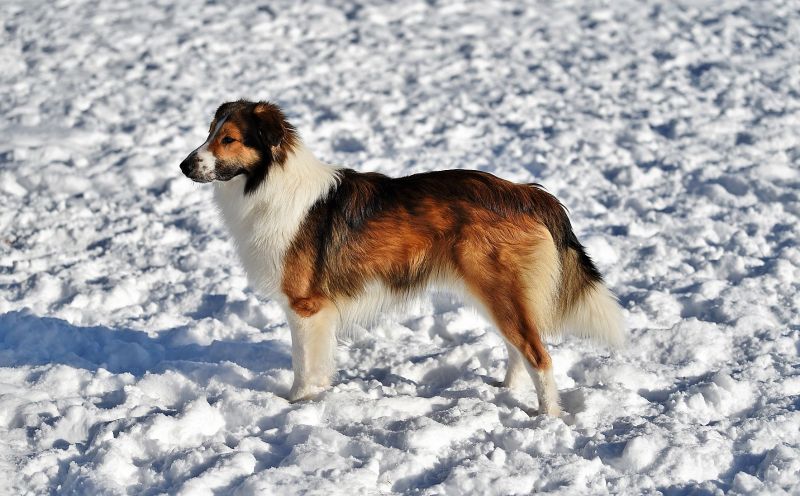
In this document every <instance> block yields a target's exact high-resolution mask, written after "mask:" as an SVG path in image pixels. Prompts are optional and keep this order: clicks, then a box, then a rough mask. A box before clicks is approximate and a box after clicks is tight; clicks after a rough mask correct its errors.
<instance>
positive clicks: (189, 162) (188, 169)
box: [181, 153, 195, 177]
mask: <svg viewBox="0 0 800 496" xmlns="http://www.w3.org/2000/svg"><path fill="white" fill-rule="evenodd" d="M194 159H195V155H194V153H192V154H191V155H189V156H188V157H186V158H185V159H184V160H183V162H181V172H183V175H184V176H186V177H190V174H191V173H192V171H194V162H195V160H194Z"/></svg>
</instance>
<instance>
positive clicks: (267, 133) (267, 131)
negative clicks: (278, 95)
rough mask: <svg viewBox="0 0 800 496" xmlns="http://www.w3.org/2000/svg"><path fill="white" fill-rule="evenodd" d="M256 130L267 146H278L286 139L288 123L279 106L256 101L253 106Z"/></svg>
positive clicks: (288, 128)
mask: <svg viewBox="0 0 800 496" xmlns="http://www.w3.org/2000/svg"><path fill="white" fill-rule="evenodd" d="M253 115H254V116H255V121H256V130H257V132H258V135H259V137H260V138H261V141H262V142H263V143H264V145H266V146H267V147H270V148H271V147H275V146H280V145H281V143H283V142H284V141H285V139H286V135H287V133H288V132H289V130H290V127H291V126H290V124H289V123H288V122H286V117H285V116H284V115H283V111H281V109H280V107H278V106H277V105H275V104H274V103H270V102H258V103H256V105H255V107H253Z"/></svg>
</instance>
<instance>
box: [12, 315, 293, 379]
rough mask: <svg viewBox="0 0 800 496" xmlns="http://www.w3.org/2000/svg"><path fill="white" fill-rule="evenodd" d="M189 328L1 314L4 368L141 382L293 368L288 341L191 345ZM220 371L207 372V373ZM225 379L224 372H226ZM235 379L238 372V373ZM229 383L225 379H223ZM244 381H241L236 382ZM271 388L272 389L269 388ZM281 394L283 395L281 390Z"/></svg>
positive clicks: (214, 342)
mask: <svg viewBox="0 0 800 496" xmlns="http://www.w3.org/2000/svg"><path fill="white" fill-rule="evenodd" d="M188 330H189V329H188V328H187V327H186V326H183V327H175V328H171V329H165V330H161V331H158V332H155V333H152V336H151V335H149V334H148V333H146V332H143V331H137V330H133V329H126V328H112V327H105V326H92V327H81V326H76V325H73V324H70V323H69V322H67V321H66V320H63V319H57V318H52V317H41V316H38V315H34V314H32V313H30V312H29V311H27V310H22V311H12V312H8V313H5V314H3V315H0V366H2V367H18V366H24V365H33V366H38V365H48V364H64V365H68V366H70V367H76V368H83V369H87V370H91V371H96V370H98V369H101V368H102V369H105V370H108V371H109V372H112V373H115V374H122V373H130V374H132V375H133V376H135V377H137V378H139V377H142V376H144V375H145V374H147V373H148V372H151V373H162V372H164V371H166V370H175V371H178V372H181V373H191V374H192V375H197V374H198V373H199V370H198V369H202V368H206V369H218V370H217V372H220V373H221V372H222V370H221V369H224V368H225V366H228V368H229V369H230V368H234V369H235V368H236V367H235V366H232V367H231V364H235V365H238V366H239V367H243V368H245V369H247V370H248V371H250V372H252V373H254V374H256V375H266V374H263V373H264V372H267V371H270V370H274V369H289V370H291V350H290V348H289V346H288V344H287V343H284V342H283V341H279V340H277V339H275V340H264V341H260V342H250V341H244V340H242V341H236V340H233V341H213V342H211V343H210V344H208V345H201V344H194V343H189V344H187V342H188V341H189V339H187V335H188V333H187V331H188ZM209 373H212V374H213V373H215V372H214V371H213V370H206V371H205V374H202V375H207V374H209ZM223 375H224V374H223ZM234 375H235V374H234ZM223 380H224V377H223ZM237 382H239V381H237ZM265 389H267V390H271V389H273V388H272V387H270V386H269V385H267V386H266V387H265ZM276 389H277V390H274V391H272V392H274V393H276V394H281V393H284V391H282V390H281V389H282V387H280V386H277V387H276Z"/></svg>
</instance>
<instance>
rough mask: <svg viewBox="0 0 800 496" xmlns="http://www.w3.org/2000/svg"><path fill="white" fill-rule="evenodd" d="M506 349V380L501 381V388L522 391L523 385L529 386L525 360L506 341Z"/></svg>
mask: <svg viewBox="0 0 800 496" xmlns="http://www.w3.org/2000/svg"><path fill="white" fill-rule="evenodd" d="M506 349H507V350H508V368H507V369H506V378H505V379H503V387H507V388H509V389H522V387H523V386H524V385H526V384H529V383H528V380H527V377H528V370H527V368H526V367H525V358H523V356H522V355H521V354H520V352H519V351H518V350H517V349H516V348H515V347H514V345H512V344H511V343H509V342H508V341H506Z"/></svg>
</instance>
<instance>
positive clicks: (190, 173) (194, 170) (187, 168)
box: [181, 152, 213, 183]
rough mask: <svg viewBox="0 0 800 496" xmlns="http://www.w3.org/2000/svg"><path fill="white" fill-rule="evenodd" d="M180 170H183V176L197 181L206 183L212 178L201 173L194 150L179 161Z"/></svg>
mask: <svg viewBox="0 0 800 496" xmlns="http://www.w3.org/2000/svg"><path fill="white" fill-rule="evenodd" d="M181 172H183V175H184V176H186V177H188V178H189V179H191V180H192V181H196V182H198V183H207V182H210V181H212V180H213V178H209V177H205V176H204V175H202V174H201V172H202V171H200V161H199V160H198V158H197V153H195V152H192V153H191V154H189V156H188V157H186V158H185V159H184V160H183V162H181Z"/></svg>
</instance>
